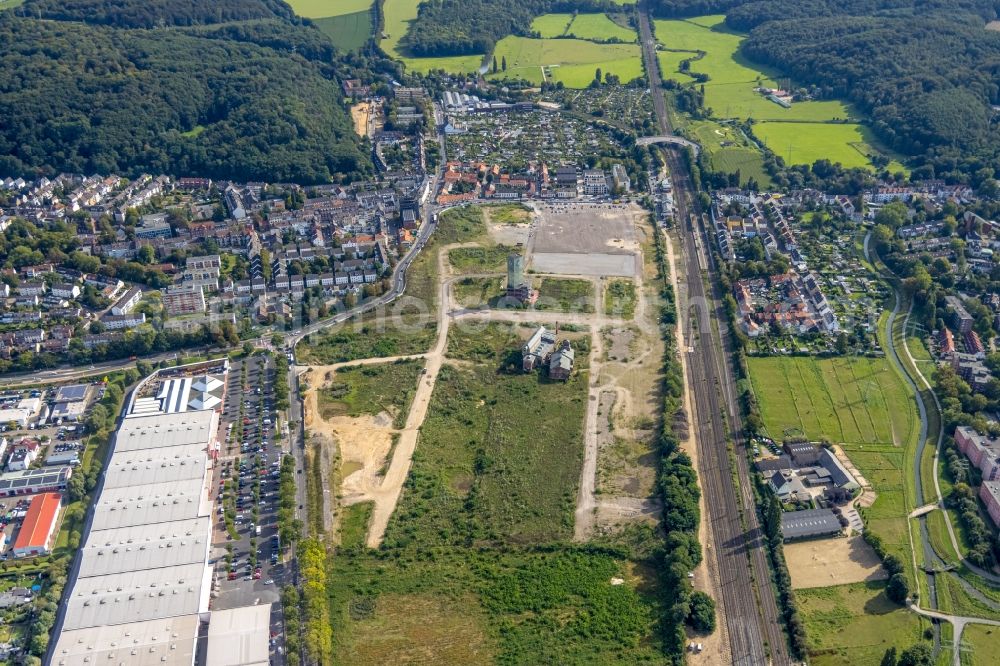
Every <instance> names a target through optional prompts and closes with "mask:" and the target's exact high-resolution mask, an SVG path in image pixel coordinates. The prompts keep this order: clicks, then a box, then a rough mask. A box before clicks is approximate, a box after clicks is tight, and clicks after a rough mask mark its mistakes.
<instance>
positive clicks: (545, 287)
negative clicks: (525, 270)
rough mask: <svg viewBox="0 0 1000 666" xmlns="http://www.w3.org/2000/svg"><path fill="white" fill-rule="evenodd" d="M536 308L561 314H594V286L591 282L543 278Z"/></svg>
mask: <svg viewBox="0 0 1000 666" xmlns="http://www.w3.org/2000/svg"><path fill="white" fill-rule="evenodd" d="M535 308H536V309H538V310H556V311H559V312H593V311H594V285H593V284H591V282H590V281H589V280H573V279H564V278H542V281H541V284H539V286H538V301H537V302H536V303H535Z"/></svg>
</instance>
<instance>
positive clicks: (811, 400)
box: [749, 357, 919, 447]
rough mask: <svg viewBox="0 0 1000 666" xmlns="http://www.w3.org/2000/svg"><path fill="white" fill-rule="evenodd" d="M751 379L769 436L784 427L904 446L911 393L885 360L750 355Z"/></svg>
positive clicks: (837, 439)
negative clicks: (753, 356)
mask: <svg viewBox="0 0 1000 666" xmlns="http://www.w3.org/2000/svg"><path fill="white" fill-rule="evenodd" d="M749 364H750V377H751V380H752V382H753V387H754V393H755V394H756V395H757V400H758V402H759V403H760V410H761V415H762V416H763V418H764V423H765V424H766V426H767V429H768V431H769V434H770V435H771V436H772V437H774V438H775V439H777V440H781V438H782V437H783V436H784V434H783V433H784V432H785V431H786V430H787V429H791V428H794V429H796V430H798V431H801V432H802V434H804V436H805V437H808V438H810V439H821V438H826V439H829V440H830V441H831V442H834V443H847V444H868V443H871V444H875V443H881V444H894V445H896V446H898V447H903V446H907V445H908V444H909V443H910V442H911V441H913V440H914V439H915V437H916V434H917V431H918V426H919V424H918V417H917V414H916V407H915V403H914V401H913V397H912V396H911V395H910V394H909V391H908V390H907V387H906V385H905V384H904V383H903V380H902V379H900V377H899V376H898V375H897V374H896V373H895V372H894V371H893V370H892V368H891V367H890V366H889V363H888V361H886V360H885V359H872V358H864V357H859V358H832V359H812V358H804V357H800V358H795V357H769V358H751V359H749Z"/></svg>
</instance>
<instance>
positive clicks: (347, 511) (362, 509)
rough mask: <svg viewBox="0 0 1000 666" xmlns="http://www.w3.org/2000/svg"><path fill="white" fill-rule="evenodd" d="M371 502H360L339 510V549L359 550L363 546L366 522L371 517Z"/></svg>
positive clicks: (366, 527)
mask: <svg viewBox="0 0 1000 666" xmlns="http://www.w3.org/2000/svg"><path fill="white" fill-rule="evenodd" d="M373 507H374V504H373V503H372V502H360V503H358V504H351V505H350V506H345V507H344V508H342V509H341V510H340V547H341V548H359V547H361V546H364V545H365V534H367V533H368V521H369V520H370V519H371V516H372V508H373Z"/></svg>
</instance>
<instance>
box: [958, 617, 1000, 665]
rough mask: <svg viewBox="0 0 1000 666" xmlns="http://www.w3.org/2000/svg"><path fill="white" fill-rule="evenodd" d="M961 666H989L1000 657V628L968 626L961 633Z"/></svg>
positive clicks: (980, 625)
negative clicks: (963, 648) (964, 647)
mask: <svg viewBox="0 0 1000 666" xmlns="http://www.w3.org/2000/svg"><path fill="white" fill-rule="evenodd" d="M962 645H963V646H966V649H965V650H963V651H962V666H991V665H992V664H995V663H997V655H1000V627H989V626H986V625H982V624H970V625H969V626H967V627H966V628H965V631H964V632H963V633H962Z"/></svg>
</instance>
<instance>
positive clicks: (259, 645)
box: [205, 604, 271, 666]
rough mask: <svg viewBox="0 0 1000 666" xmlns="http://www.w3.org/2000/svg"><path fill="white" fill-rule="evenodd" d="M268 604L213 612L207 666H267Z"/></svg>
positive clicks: (269, 620)
mask: <svg viewBox="0 0 1000 666" xmlns="http://www.w3.org/2000/svg"><path fill="white" fill-rule="evenodd" d="M270 633H271V604H260V605H257V606H243V607H241V608H233V609H230V610H221V611H213V612H212V618H211V621H210V622H209V624H208V650H207V655H206V659H205V665H206V666H256V665H257V664H261V665H262V666H267V664H268V663H269V662H270V655H269V653H268V649H269V648H268V645H267V641H268V638H269V637H270Z"/></svg>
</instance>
